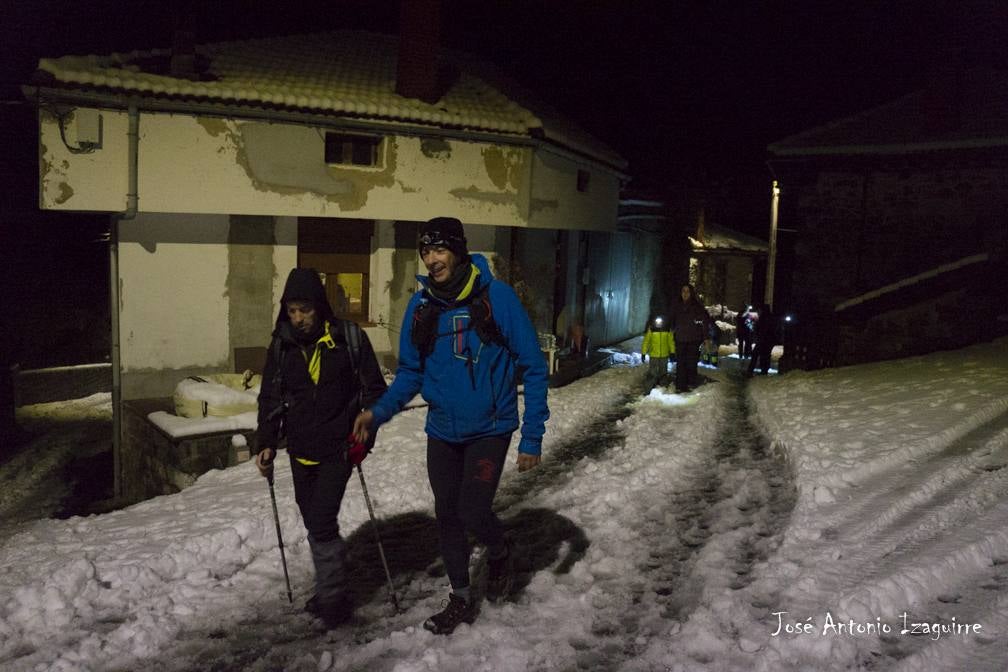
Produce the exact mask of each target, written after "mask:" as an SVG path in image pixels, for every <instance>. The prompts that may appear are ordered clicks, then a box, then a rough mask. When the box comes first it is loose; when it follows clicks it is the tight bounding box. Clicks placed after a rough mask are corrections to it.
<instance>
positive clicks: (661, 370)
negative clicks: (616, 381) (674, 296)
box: [641, 315, 675, 384]
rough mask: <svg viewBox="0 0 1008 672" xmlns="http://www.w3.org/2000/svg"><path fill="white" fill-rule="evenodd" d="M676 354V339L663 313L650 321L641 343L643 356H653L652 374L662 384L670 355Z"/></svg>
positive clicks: (666, 372)
mask: <svg viewBox="0 0 1008 672" xmlns="http://www.w3.org/2000/svg"><path fill="white" fill-rule="evenodd" d="M674 354H675V341H673V340H672V332H671V331H669V323H668V322H667V321H666V320H665V318H663V317H662V316H661V315H659V316H657V317H655V318H654V319H653V320H651V321H650V322H648V326H647V331H645V332H644V343H643V344H642V345H641V358H644V357H650V358H651V367H650V369H651V375H653V376H656V377H657V379H658V383H659V384H662V383H663V381H664V380H665V377H666V376H667V375H668V363H669V357H671V356H673V355H674Z"/></svg>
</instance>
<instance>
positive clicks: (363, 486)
mask: <svg viewBox="0 0 1008 672" xmlns="http://www.w3.org/2000/svg"><path fill="white" fill-rule="evenodd" d="M357 475H358V476H360V484H361V490H363V491H364V501H365V502H367V510H368V514H369V515H370V516H371V526H372V527H373V528H374V536H375V541H376V542H377V543H378V555H380V556H381V562H382V566H383V567H384V568H385V578H386V579H388V589H389V595H391V596H392V605H393V606H394V607H395V610H396V613H397V614H398V613H399V600H398V599H396V593H395V587H394V586H393V585H392V573H391V572H390V571H389V568H388V561H387V560H386V559H385V547H384V546H382V543H381V535H380V534H378V521H377V520H375V515H374V507H372V506H371V497H369V496H368V491H367V483H365V482H364V470H363V469H361V465H360V464H358V465H357Z"/></svg>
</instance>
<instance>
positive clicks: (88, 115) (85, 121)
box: [73, 107, 102, 149]
mask: <svg viewBox="0 0 1008 672" xmlns="http://www.w3.org/2000/svg"><path fill="white" fill-rule="evenodd" d="M73 123H74V132H75V134H76V135H77V144H78V146H80V147H88V148H91V149H98V148H100V147H101V144H102V117H101V113H99V112H98V110H93V109H90V108H86V107H83V108H82V107H78V108H77V109H76V110H74V121H73Z"/></svg>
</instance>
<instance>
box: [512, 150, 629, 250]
mask: <svg viewBox="0 0 1008 672" xmlns="http://www.w3.org/2000/svg"><path fill="white" fill-rule="evenodd" d="M578 169H581V170H587V171H588V172H589V173H590V178H589V181H588V188H587V190H586V191H583V192H581V191H578V190H577V172H578ZM619 190H620V181H619V178H618V177H617V176H616V175H615V174H613V173H612V172H610V171H608V170H604V169H602V168H601V167H599V166H595V165H593V164H591V163H589V162H588V161H583V162H581V161H576V160H574V159H571V158H568V157H566V156H561V155H560V154H558V153H556V152H551V151H549V150H548V149H545V148H539V149H537V150H536V152H535V158H534V161H533V165H532V201H531V213H530V216H529V224H528V225H529V226H530V227H534V228H537V229H578V230H582V231H614V230H615V229H616V216H617V211H618V207H619Z"/></svg>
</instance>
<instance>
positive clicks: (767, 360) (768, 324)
mask: <svg viewBox="0 0 1008 672" xmlns="http://www.w3.org/2000/svg"><path fill="white" fill-rule="evenodd" d="M775 345H777V316H776V315H774V314H773V311H771V310H770V305H769V304H766V303H764V304H763V307H762V308H760V310H759V318H758V319H757V320H756V345H755V346H754V347H753V358H752V359H751V360H749V375H752V374H753V373H754V372H755V371H756V369H759V370H760V373H769V371H770V365H771V363H772V362H771V355H772V354H773V348H774V346H775Z"/></svg>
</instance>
